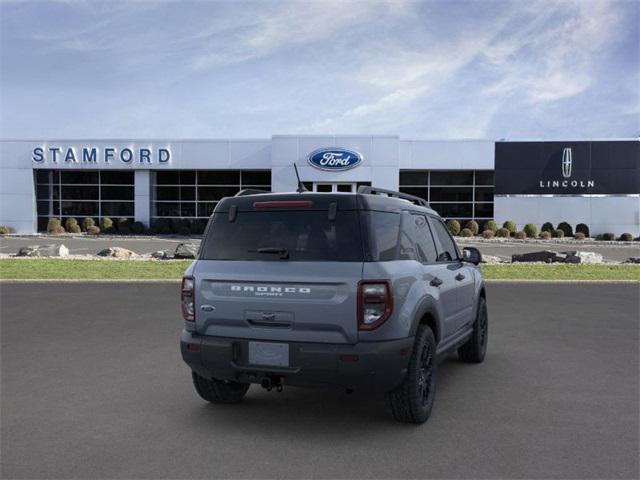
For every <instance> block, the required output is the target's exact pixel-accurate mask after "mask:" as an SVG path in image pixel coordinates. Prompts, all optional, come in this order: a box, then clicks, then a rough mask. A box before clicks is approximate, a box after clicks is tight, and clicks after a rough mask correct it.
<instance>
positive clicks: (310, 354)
mask: <svg viewBox="0 0 640 480" xmlns="http://www.w3.org/2000/svg"><path fill="white" fill-rule="evenodd" d="M287 343H288V344H289V365H290V366H289V367H271V366H257V365H251V364H249V362H248V358H249V353H248V352H249V340H246V339H239V338H225V337H211V336H203V335H197V334H194V333H192V332H187V331H183V332H182V337H181V339H180V349H181V351H182V358H183V359H184V361H185V362H186V363H187V364H188V365H189V366H190V367H191V369H192V370H193V371H195V372H197V373H198V374H199V375H201V376H204V377H208V378H211V377H214V378H217V379H220V380H232V381H239V382H246V383H260V382H261V381H262V379H263V378H265V377H270V378H272V379H273V378H280V379H281V381H282V383H283V384H285V385H295V386H301V387H341V388H352V389H354V390H358V391H377V392H385V391H389V390H391V389H393V388H394V387H396V386H398V385H399V384H400V383H401V382H402V380H403V378H404V376H405V375H406V372H407V367H408V364H409V357H410V355H411V348H412V347H413V337H410V338H405V339H401V340H390V341H386V342H361V343H357V344H354V345H348V344H327V343H296V342H287Z"/></svg>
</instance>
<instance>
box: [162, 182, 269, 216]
mask: <svg viewBox="0 0 640 480" xmlns="http://www.w3.org/2000/svg"><path fill="white" fill-rule="evenodd" d="M244 188H256V189H260V190H267V191H269V190H271V172H270V171H269V170H183V171H179V172H177V171H173V172H166V171H156V172H153V174H152V192H153V193H152V201H151V211H152V213H151V217H152V219H154V218H202V219H206V218H208V217H209V216H210V215H211V213H212V212H213V209H214V208H215V206H216V204H217V203H218V201H220V200H221V199H222V198H223V197H231V196H233V195H235V194H236V193H238V192H239V191H240V190H242V189H244Z"/></svg>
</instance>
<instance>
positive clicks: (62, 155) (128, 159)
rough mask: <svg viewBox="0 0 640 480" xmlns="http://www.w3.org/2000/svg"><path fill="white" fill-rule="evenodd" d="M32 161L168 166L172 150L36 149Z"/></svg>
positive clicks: (106, 148)
mask: <svg viewBox="0 0 640 480" xmlns="http://www.w3.org/2000/svg"><path fill="white" fill-rule="evenodd" d="M31 160H32V161H33V162H35V163H40V164H41V163H58V164H60V163H66V164H69V163H77V164H80V163H106V164H114V163H122V164H126V165H132V164H153V163H157V164H167V163H170V162H171V150H169V149H168V148H158V149H155V150H154V149H151V148H138V149H134V148H129V147H126V148H122V149H118V148H116V147H105V148H102V149H100V148H98V147H82V148H81V149H80V148H76V147H65V148H62V147H57V146H52V147H49V146H47V147H36V148H34V149H33V151H32V152H31Z"/></svg>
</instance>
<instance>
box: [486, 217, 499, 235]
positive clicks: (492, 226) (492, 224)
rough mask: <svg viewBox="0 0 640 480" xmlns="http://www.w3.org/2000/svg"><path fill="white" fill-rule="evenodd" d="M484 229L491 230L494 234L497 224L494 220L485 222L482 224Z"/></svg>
mask: <svg viewBox="0 0 640 480" xmlns="http://www.w3.org/2000/svg"><path fill="white" fill-rule="evenodd" d="M484 229H485V230H491V231H492V232H493V233H496V232H497V231H498V224H497V223H496V221H495V220H487V222H486V223H485V224H484Z"/></svg>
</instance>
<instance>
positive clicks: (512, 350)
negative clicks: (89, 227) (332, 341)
mask: <svg viewBox="0 0 640 480" xmlns="http://www.w3.org/2000/svg"><path fill="white" fill-rule="evenodd" d="M177 297H178V284H177V283H175V284H173V283H171V284H167V283H156V284H153V283H148V284H147V283H119V284H115V283H102V284H101V283H90V284H87V283H59V284H56V283H15V284H14V283H0V314H1V327H2V357H1V360H2V362H1V363H2V366H1V374H2V378H1V380H2V383H1V387H2V389H1V410H0V415H1V420H2V422H1V434H2V438H1V440H2V472H1V475H0V477H2V478H222V477H224V478H258V477H259V478H309V477H315V478H318V477H320V478H328V477H340V478H638V473H639V472H638V448H639V441H638V428H639V420H638V416H639V413H638V404H639V394H638V383H639V380H638V378H639V373H640V372H639V363H638V361H639V358H638V316H639V315H638V314H639V311H638V309H639V300H640V299H639V287H638V284H606V283H603V284H579V283H575V284H573V283H563V284H527V283H491V284H490V285H488V305H489V312H490V341H489V349H488V355H487V358H486V361H485V362H484V363H483V364H480V365H467V364H462V363H460V362H459V361H458V360H457V359H455V358H454V357H452V358H451V359H449V360H446V361H445V362H444V363H442V364H441V365H440V367H439V371H438V384H437V394H436V403H435V407H434V410H433V414H432V417H431V419H430V420H429V422H428V423H427V424H425V425H422V426H415V425H405V424H399V423H395V422H394V421H393V420H392V419H391V417H390V415H389V414H388V413H387V411H386V409H385V403H384V401H383V398H382V397H380V396H376V395H362V394H357V393H355V394H353V395H347V394H346V393H344V392H341V391H332V390H329V391H327V390H306V389H295V388H291V387H288V388H287V387H285V390H284V392H282V393H276V392H275V391H273V392H271V393H268V392H266V391H264V390H262V389H261V388H260V387H256V386H253V387H252V388H251V389H250V390H249V393H248V394H247V397H246V398H245V401H244V402H243V403H242V404H240V405H233V406H215V405H210V404H207V403H206V402H204V401H202V400H201V399H200V398H199V397H197V395H196V394H195V392H194V391H193V388H192V385H191V379H190V375H189V370H188V368H187V367H186V366H185V365H184V364H183V363H182V361H181V358H180V354H179V349H178V337H179V332H180V329H181V328H182V322H181V319H180V316H179V311H178V298H177Z"/></svg>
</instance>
